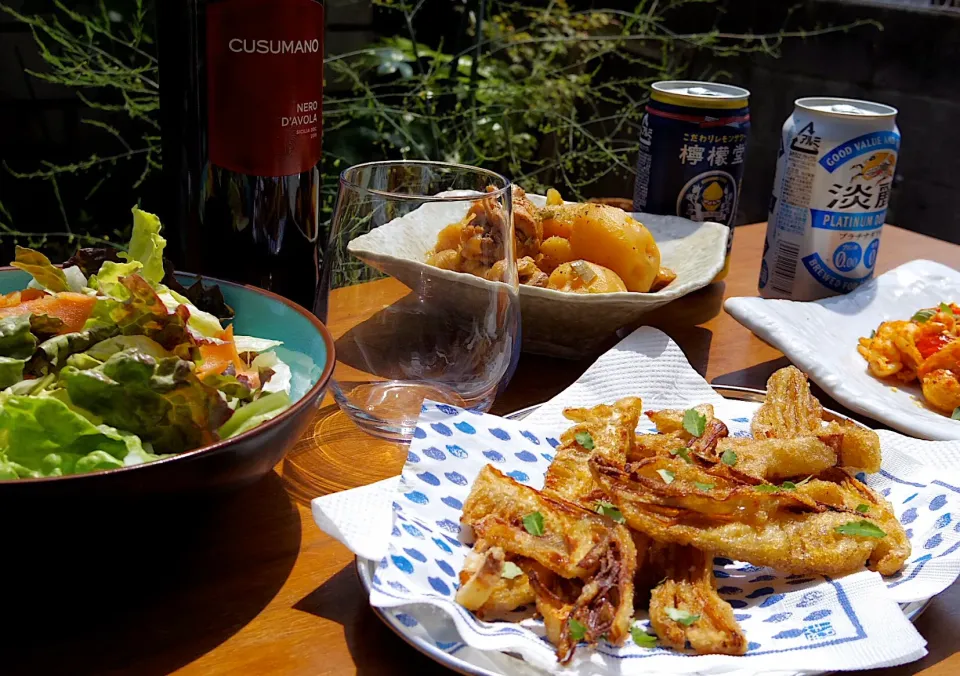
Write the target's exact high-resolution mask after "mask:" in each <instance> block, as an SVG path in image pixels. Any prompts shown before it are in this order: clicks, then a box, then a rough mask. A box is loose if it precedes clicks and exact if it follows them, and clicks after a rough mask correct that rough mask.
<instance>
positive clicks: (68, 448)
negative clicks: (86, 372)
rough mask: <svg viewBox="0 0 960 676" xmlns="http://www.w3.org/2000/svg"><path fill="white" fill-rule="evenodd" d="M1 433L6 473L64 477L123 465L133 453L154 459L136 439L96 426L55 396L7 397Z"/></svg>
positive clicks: (1, 465)
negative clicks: (125, 459)
mask: <svg viewBox="0 0 960 676" xmlns="http://www.w3.org/2000/svg"><path fill="white" fill-rule="evenodd" d="M0 430H3V433H2V435H0V475H6V474H9V473H10V472H11V471H12V472H13V473H15V474H16V475H17V476H19V477H25V476H29V477H37V476H61V475H64V474H75V473H78V472H91V471H94V470H98V469H108V468H111V467H120V466H122V465H123V464H124V458H126V456H127V455H129V454H131V453H135V454H136V455H137V457H147V456H149V455H150V454H147V456H144V454H145V453H146V451H144V449H143V446H142V444H141V442H140V440H139V439H137V437H136V436H134V435H132V434H126V433H123V432H120V431H119V430H116V429H114V428H112V427H109V426H107V425H94V424H93V423H91V422H90V421H89V420H87V419H86V418H84V417H83V416H81V415H78V414H77V413H75V412H74V411H71V410H70V408H69V407H68V406H67V405H66V404H64V403H63V402H61V401H58V400H57V399H54V398H51V397H24V396H15V395H11V396H5V397H3V398H2V399H0ZM154 457H155V456H154Z"/></svg>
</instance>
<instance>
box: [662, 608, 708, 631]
mask: <svg viewBox="0 0 960 676" xmlns="http://www.w3.org/2000/svg"><path fill="white" fill-rule="evenodd" d="M664 610H666V612H667V616H668V617H669V618H670V619H671V620H673V621H674V622H679V623H680V624H682V625H683V626H684V627H689V626H690V625H691V624H693V623H694V622H696V621H697V620H699V619H700V616H699V615H693V614H691V613H689V612H687V611H686V610H679V609H677V608H665V609H664Z"/></svg>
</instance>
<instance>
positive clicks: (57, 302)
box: [0, 289, 97, 334]
mask: <svg viewBox="0 0 960 676" xmlns="http://www.w3.org/2000/svg"><path fill="white" fill-rule="evenodd" d="M15 293H19V294H20V303H18V304H17V305H7V306H3V304H0V317H16V316H18V315H24V314H38V315H48V316H50V317H57V318H58V319H60V320H62V321H63V328H61V329H60V333H61V334H63V333H73V332H74V331H80V330H81V329H82V328H83V325H84V324H85V323H86V321H87V319H89V318H90V313H91V312H93V306H94V305H95V304H96V302H97V299H96V298H94V297H93V296H85V295H83V294H82V293H73V292H71V291H62V292H60V293H56V294H52V295H51V294H47V293H46V292H43V291H39V293H40V294H43V295H40V296H37V295H35V293H34V290H33V289H27V290H25V291H19V292H15ZM9 295H11V294H8V296H9ZM25 297H26V298H25ZM5 298H6V296H5Z"/></svg>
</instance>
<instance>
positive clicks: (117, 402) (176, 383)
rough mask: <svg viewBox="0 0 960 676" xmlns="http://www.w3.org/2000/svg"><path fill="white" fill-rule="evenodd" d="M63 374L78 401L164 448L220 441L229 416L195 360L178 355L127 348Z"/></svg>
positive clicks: (166, 450)
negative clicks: (158, 355) (159, 356)
mask: <svg viewBox="0 0 960 676" xmlns="http://www.w3.org/2000/svg"><path fill="white" fill-rule="evenodd" d="M60 379H61V381H62V382H63V383H64V384H65V385H66V389H67V393H68V394H69V395H70V399H71V401H72V402H73V403H74V404H76V405H77V406H80V407H82V408H84V409H86V410H88V411H90V412H91V413H93V414H95V415H98V416H101V417H102V418H103V420H104V422H105V423H107V424H108V425H112V426H114V427H118V428H121V429H123V430H128V431H130V432H132V433H134V434H136V435H138V436H139V437H140V438H141V439H143V440H144V441H149V442H150V443H152V444H153V446H154V447H155V448H156V449H157V451H159V452H162V453H179V452H182V451H186V450H189V449H192V448H197V447H199V446H204V445H206V444H209V443H212V442H214V441H216V440H217V436H216V430H217V428H219V427H220V426H221V425H223V423H224V422H226V420H227V418H228V417H229V416H230V410H229V408H228V407H227V404H226V402H225V401H224V400H223V398H222V397H221V396H220V394H219V393H218V392H217V390H216V389H214V388H212V387H208V386H206V385H204V384H203V383H201V382H200V381H199V380H198V379H197V377H196V376H195V375H194V373H193V364H191V363H190V362H188V361H184V360H182V359H178V358H176V357H169V358H166V359H159V360H158V359H154V358H153V357H150V356H149V355H146V354H142V353H140V352H138V351H137V350H135V349H131V350H125V351H123V352H117V353H116V354H114V355H112V356H111V357H110V358H109V359H107V361H105V362H104V363H103V364H102V365H100V366H98V367H96V368H92V369H88V370H86V371H80V370H78V369H75V368H72V367H70V366H67V367H66V368H64V369H63V371H61V373H60Z"/></svg>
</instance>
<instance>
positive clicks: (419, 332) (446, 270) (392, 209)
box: [318, 162, 520, 440]
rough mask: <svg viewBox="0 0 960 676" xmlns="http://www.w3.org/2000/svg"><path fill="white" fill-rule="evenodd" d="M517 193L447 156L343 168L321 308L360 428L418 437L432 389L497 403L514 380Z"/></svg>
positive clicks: (479, 404)
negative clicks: (437, 159) (416, 430)
mask: <svg viewBox="0 0 960 676" xmlns="http://www.w3.org/2000/svg"><path fill="white" fill-rule="evenodd" d="M512 198H513V194H512V186H511V183H510V181H509V180H508V179H506V178H504V177H503V176H500V175H499V174H496V173H494V172H491V171H486V170H484V169H478V168H475V167H467V166H460V165H454V164H446V163H440V162H371V163H369V164H361V165H357V166H354V167H351V168H349V169H347V170H346V171H344V172H343V173H342V174H341V176H340V187H339V192H338V195H337V202H336V206H335V208H334V213H333V221H332V223H331V231H330V239H329V244H328V246H327V249H326V251H325V252H324V264H323V274H322V281H321V289H320V297H319V302H318V314H319V315H320V317H321V319H323V320H324V321H325V323H326V325H327V326H328V327H329V328H330V330H331V332H332V333H333V336H334V339H335V340H336V356H337V363H336V368H335V370H334V373H333V381H332V392H333V395H334V397H335V398H336V400H337V403H338V404H339V405H340V408H341V409H342V410H343V411H345V412H346V413H347V414H348V415H349V416H350V417H351V418H352V419H353V420H354V422H356V423H357V424H358V425H359V426H360V427H362V428H364V429H366V430H367V431H369V432H372V433H374V434H378V435H380V436H384V437H388V438H392V439H400V440H403V439H408V438H409V437H410V435H412V433H413V430H414V427H415V425H416V421H417V418H418V416H419V414H420V411H421V406H422V403H423V401H424V399H429V400H432V401H436V402H440V403H446V404H452V405H455V406H459V407H463V408H472V409H475V410H481V411H486V410H488V409H489V408H490V405H491V404H492V403H493V399H494V397H495V396H496V394H497V392H498V388H500V387H502V386H504V385H506V383H507V381H509V379H510V376H511V375H512V374H513V370H514V368H515V366H516V361H517V357H518V355H519V350H520V302H519V295H518V280H517V265H516V260H515V243H514V234H513V201H512ZM448 226H453V227H449V228H448ZM441 230H443V234H442V236H441V237H440V241H439V242H438V235H440V233H441ZM441 251H442V252H443V253H440V252H441Z"/></svg>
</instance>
